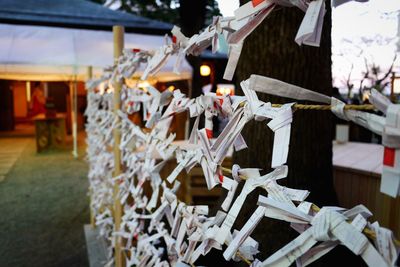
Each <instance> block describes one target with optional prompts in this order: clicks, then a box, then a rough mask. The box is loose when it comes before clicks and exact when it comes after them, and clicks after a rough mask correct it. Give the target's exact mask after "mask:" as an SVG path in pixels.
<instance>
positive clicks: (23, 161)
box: [0, 138, 89, 267]
mask: <svg viewBox="0 0 400 267" xmlns="http://www.w3.org/2000/svg"><path fill="white" fill-rule="evenodd" d="M15 142H18V138H15ZM81 143H83V142H81ZM0 149H1V148H0ZM80 155H84V147H80ZM86 175H87V164H86V162H85V161H84V160H83V157H82V156H81V157H80V158H79V159H78V160H74V159H73V158H72V155H71V153H70V151H64V152H51V153H46V154H40V155H38V154H36V151H35V143H34V140H33V139H31V140H30V141H29V143H28V145H27V147H26V148H25V150H24V151H23V152H22V154H21V156H20V157H19V158H18V160H17V161H16V163H15V165H14V166H13V168H12V169H11V171H10V172H9V173H8V174H7V175H6V177H5V180H4V181H3V182H0V266H1V267H3V266H4V267H6V266H7V267H8V266H16V267H20V266H21V267H22V266H40V267H47V266H49V267H50V266H51V267H55V266H56V267H58V266H60V267H61V266H66V267H67V266H68V267H71V266H88V260H87V252H86V244H85V236H84V232H83V225H84V224H85V223H88V222H89V199H88V197H87V188H88V182H87V178H86Z"/></svg>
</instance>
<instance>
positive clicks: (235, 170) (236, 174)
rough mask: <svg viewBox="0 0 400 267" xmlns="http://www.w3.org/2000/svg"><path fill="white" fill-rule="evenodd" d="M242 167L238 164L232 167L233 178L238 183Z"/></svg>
mask: <svg viewBox="0 0 400 267" xmlns="http://www.w3.org/2000/svg"><path fill="white" fill-rule="evenodd" d="M239 171H240V166H239V165H238V164H234V165H233V166H232V178H233V179H235V180H236V181H240V177H239Z"/></svg>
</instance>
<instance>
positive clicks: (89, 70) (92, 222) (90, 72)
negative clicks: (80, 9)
mask: <svg viewBox="0 0 400 267" xmlns="http://www.w3.org/2000/svg"><path fill="white" fill-rule="evenodd" d="M92 78H93V68H92V66H88V67H87V77H86V81H89V80H91V79H92ZM87 95H89V94H87ZM87 101H89V99H88V100H87ZM92 194H93V192H92V190H90V209H89V211H90V226H92V228H95V227H96V218H95V217H94V214H93V210H92V203H93V195H92Z"/></svg>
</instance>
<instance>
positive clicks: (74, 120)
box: [72, 74, 78, 159]
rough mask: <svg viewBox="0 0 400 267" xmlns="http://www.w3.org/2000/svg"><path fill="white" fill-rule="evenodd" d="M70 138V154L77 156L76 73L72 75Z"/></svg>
mask: <svg viewBox="0 0 400 267" xmlns="http://www.w3.org/2000/svg"><path fill="white" fill-rule="evenodd" d="M72 139H73V150H72V155H73V156H74V158H75V159H77V158H78V81H77V77H76V74H75V75H74V81H73V87H72Z"/></svg>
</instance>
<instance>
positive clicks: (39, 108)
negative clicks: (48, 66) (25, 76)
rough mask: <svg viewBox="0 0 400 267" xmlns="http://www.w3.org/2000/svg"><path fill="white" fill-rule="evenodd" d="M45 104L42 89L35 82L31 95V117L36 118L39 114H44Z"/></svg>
mask: <svg viewBox="0 0 400 267" xmlns="http://www.w3.org/2000/svg"><path fill="white" fill-rule="evenodd" d="M45 104H46V97H45V95H44V92H43V89H42V88H41V86H40V83H39V82H37V83H35V84H34V88H33V93H32V115H33V116H36V115H39V114H44V113H45V112H46V108H45Z"/></svg>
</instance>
